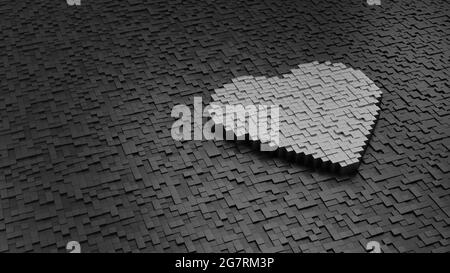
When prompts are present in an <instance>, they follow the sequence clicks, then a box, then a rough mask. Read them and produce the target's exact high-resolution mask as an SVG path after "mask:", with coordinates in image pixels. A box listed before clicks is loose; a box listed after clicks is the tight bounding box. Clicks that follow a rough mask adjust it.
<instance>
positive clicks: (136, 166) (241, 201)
mask: <svg viewBox="0 0 450 273" xmlns="http://www.w3.org/2000/svg"><path fill="white" fill-rule="evenodd" d="M142 2H143V1H138V0H128V1H119V0H98V1H87V0H82V1H81V6H68V5H67V3H66V1H64V0H61V1H32V0H24V1H16V2H12V1H8V2H7V1H2V2H1V3H0V29H1V34H2V39H0V60H1V64H2V65H0V252H30V251H44V252H66V249H65V246H66V244H67V242H69V241H79V242H80V244H81V250H82V252H131V251H133V252H193V251H197V252H210V251H215V252H218V251H224V252H235V251H238V252H327V251H328V252H364V251H365V246H366V243H367V242H368V241H372V240H375V241H379V242H380V244H381V248H382V250H383V251H385V252H405V251H410V252H448V251H450V245H449V237H450V234H449V219H450V217H449V216H450V215H449V214H450V208H449V204H450V202H449V201H450V194H449V157H448V151H449V146H450V141H449V139H450V138H449V125H450V123H449V110H448V109H449V101H450V100H449V83H448V79H449V69H448V68H449V67H448V59H449V51H448V43H449V39H448V20H449V16H448V14H450V10H449V9H450V8H449V3H448V2H447V1H431V0H425V1H409V0H404V1H403V0H399V1H395V0H393V1H386V0H382V1H381V5H368V4H367V1H365V0H352V1H313V0H305V1H279V0H268V1H257V0H248V1H229V0H214V1H197V0H183V1H180V0H170V1H166V0H164V1H147V2H149V3H142ZM315 61H317V62H320V63H323V62H326V61H331V62H333V63H342V64H344V65H345V66H346V67H349V68H352V69H355V70H360V71H362V72H363V73H364V74H365V75H366V76H367V77H368V78H369V79H371V80H372V81H373V82H374V84H375V85H376V86H377V87H378V88H380V90H381V91H382V92H383V96H382V99H381V103H380V105H379V107H380V115H379V119H378V122H377V125H376V127H375V129H374V130H373V134H372V137H371V140H370V141H369V143H368V145H367V149H366V151H365V153H364V155H363V157H362V159H361V164H360V165H359V168H358V170H357V171H356V172H355V173H353V174H348V175H338V174H334V173H332V172H327V171H322V170H316V169H314V166H310V164H299V163H297V162H292V161H290V160H288V159H285V158H281V157H278V156H273V155H271V154H267V153H261V152H258V151H256V150H254V149H252V147H251V145H248V144H245V143H236V142H232V141H206V140H205V141H183V142H179V141H174V140H173V139H172V137H171V135H170V129H171V126H172V124H173V122H174V121H175V119H174V118H172V117H171V115H170V114H171V109H172V108H173V106H175V105H178V104H182V103H184V104H187V105H189V106H191V107H192V103H193V97H194V96H201V97H202V98H203V103H204V105H206V104H209V103H210V102H211V95H212V94H213V93H214V90H216V89H219V88H221V87H223V85H225V84H227V83H230V82H231V80H232V79H234V78H239V77H242V76H248V75H251V76H254V77H262V76H264V77H275V76H280V75H283V74H287V73H289V72H290V70H291V69H293V68H295V67H296V66H298V65H299V64H305V63H311V62H315Z"/></svg>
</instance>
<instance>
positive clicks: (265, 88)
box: [211, 62, 381, 173]
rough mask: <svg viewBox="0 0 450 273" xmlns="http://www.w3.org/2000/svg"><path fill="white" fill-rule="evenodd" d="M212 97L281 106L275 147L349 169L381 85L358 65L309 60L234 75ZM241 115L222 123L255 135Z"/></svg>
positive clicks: (365, 137) (354, 165)
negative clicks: (277, 72) (275, 72)
mask: <svg viewBox="0 0 450 273" xmlns="http://www.w3.org/2000/svg"><path fill="white" fill-rule="evenodd" d="M211 97H212V98H213V101H214V102H219V103H220V104H221V105H228V104H230V105H243V106H247V105H276V106H279V108H280V113H279V126H278V127H279V134H278V136H277V137H278V140H277V141H276V142H277V143H276V144H275V141H274V140H273V141H272V144H273V145H275V147H279V148H280V149H279V151H278V153H285V154H287V156H288V157H293V156H297V157H299V159H300V158H304V157H309V156H310V157H311V160H313V161H315V164H314V165H315V166H316V167H319V165H320V167H324V168H323V169H333V170H336V171H337V172H339V173H349V172H351V171H355V170H356V169H357V167H358V165H359V161H360V159H361V156H362V153H363V151H364V150H365V148H366V144H367V143H368V141H369V138H370V134H371V133H372V129H373V128H374V126H375V122H376V119H377V117H378V114H379V110H380V108H379V107H378V104H379V102H380V98H381V90H380V89H379V88H378V87H377V86H376V85H375V84H374V83H373V82H372V81H371V80H370V79H369V78H367V77H366V76H365V75H364V73H362V72H361V71H359V70H354V69H352V68H348V67H346V66H345V65H344V64H341V63H330V62H326V63H322V64H319V63H318V62H313V63H307V64H301V65H298V66H297V67H296V68H294V69H292V70H291V71H290V73H288V74H284V75H282V76H281V77H277V76H275V77H272V78H266V77H264V76H262V77H256V78H255V77H253V76H243V77H239V78H237V79H233V80H232V83H228V84H225V85H224V87H223V88H219V89H217V90H215V91H214V94H213V95H211ZM269 112H270V111H269ZM244 114H245V113H244ZM255 116H256V117H255ZM212 118H213V120H214V121H215V123H218V124H223V123H224V121H225V119H223V118H219V117H216V116H215V115H214V114H213V113H212ZM239 118H241V119H242V117H239V116H238V117H236V116H235V119H234V121H232V122H231V124H229V125H228V124H226V122H225V128H226V129H228V130H231V131H234V132H235V134H236V135H239V134H243V133H244V134H250V136H251V139H254V140H258V138H259V137H260V136H259V135H258V133H257V132H253V131H251V130H250V126H247V127H245V126H244V128H239V127H240V126H239V125H238V121H237V119H239ZM244 118H245V116H244ZM250 118H257V115H255V113H253V115H252V117H250ZM267 123H269V124H270V122H267ZM230 125H231V126H230ZM240 129H241V130H240ZM268 132H270V131H269V130H268ZM291 153H292V154H291ZM298 161H299V160H298Z"/></svg>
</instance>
